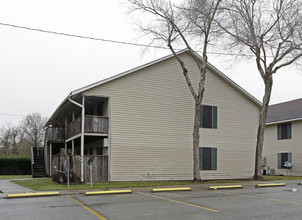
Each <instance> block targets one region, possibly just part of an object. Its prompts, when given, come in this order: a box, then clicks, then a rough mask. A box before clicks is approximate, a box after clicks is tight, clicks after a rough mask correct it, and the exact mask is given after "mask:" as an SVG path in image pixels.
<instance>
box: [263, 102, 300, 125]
mask: <svg viewBox="0 0 302 220" xmlns="http://www.w3.org/2000/svg"><path fill="white" fill-rule="evenodd" d="M297 120H302V98H301V99H296V100H292V101H288V102H283V103H279V104H275V105H271V106H269V107H268V112H267V118H266V124H267V125H268V124H275V123H280V122H287V121H297Z"/></svg>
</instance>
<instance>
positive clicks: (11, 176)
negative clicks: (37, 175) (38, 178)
mask: <svg viewBox="0 0 302 220" xmlns="http://www.w3.org/2000/svg"><path fill="white" fill-rule="evenodd" d="M31 177H32V176H31V175H0V180H15V179H25V178H31Z"/></svg>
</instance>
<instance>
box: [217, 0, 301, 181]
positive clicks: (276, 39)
mask: <svg viewBox="0 0 302 220" xmlns="http://www.w3.org/2000/svg"><path fill="white" fill-rule="evenodd" d="M223 6H224V16H223V20H221V21H220V26H221V27H222V29H223V30H224V31H225V32H226V33H227V34H228V35H229V36H230V37H231V38H230V39H231V46H232V49H234V48H237V49H239V53H242V52H244V51H245V52H246V51H251V52H252V54H253V55H254V57H255V61H256V65H257V69H258V72H259V73H260V75H261V77H262V79H263V82H264V86H265V91H264V96H263V101H262V106H261V108H260V114H259V125H258V133H257V145H256V153H255V173H254V177H253V179H254V180H262V179H263V178H262V174H261V166H262V149H263V141H264V129H265V123H266V116H267V110H268V105H269V101H270V97H271V92H272V85H273V74H275V73H276V72H277V71H278V70H279V69H280V68H282V67H285V66H289V65H291V64H293V63H295V62H296V61H298V59H299V58H300V57H301V56H302V38H301V37H302V1H301V0H226V1H224V5H223Z"/></svg>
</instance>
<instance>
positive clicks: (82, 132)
mask: <svg viewBox="0 0 302 220" xmlns="http://www.w3.org/2000/svg"><path fill="white" fill-rule="evenodd" d="M84 128H85V96H84V95H83V96H82V129H81V130H82V131H81V158H82V163H81V182H82V183H83V182H84V132H85V130H84Z"/></svg>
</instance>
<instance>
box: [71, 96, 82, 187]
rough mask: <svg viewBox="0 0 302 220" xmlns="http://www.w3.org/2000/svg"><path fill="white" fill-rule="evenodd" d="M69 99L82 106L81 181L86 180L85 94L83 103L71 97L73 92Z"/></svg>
mask: <svg viewBox="0 0 302 220" xmlns="http://www.w3.org/2000/svg"><path fill="white" fill-rule="evenodd" d="M68 101H70V102H71V103H72V104H75V105H77V106H79V107H80V108H82V128H81V158H82V161H81V183H83V182H84V128H85V124H84V123H85V106H84V103H85V96H82V105H81V104H79V103H77V102H76V101H74V100H72V99H71V94H70V95H69V96H68Z"/></svg>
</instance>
